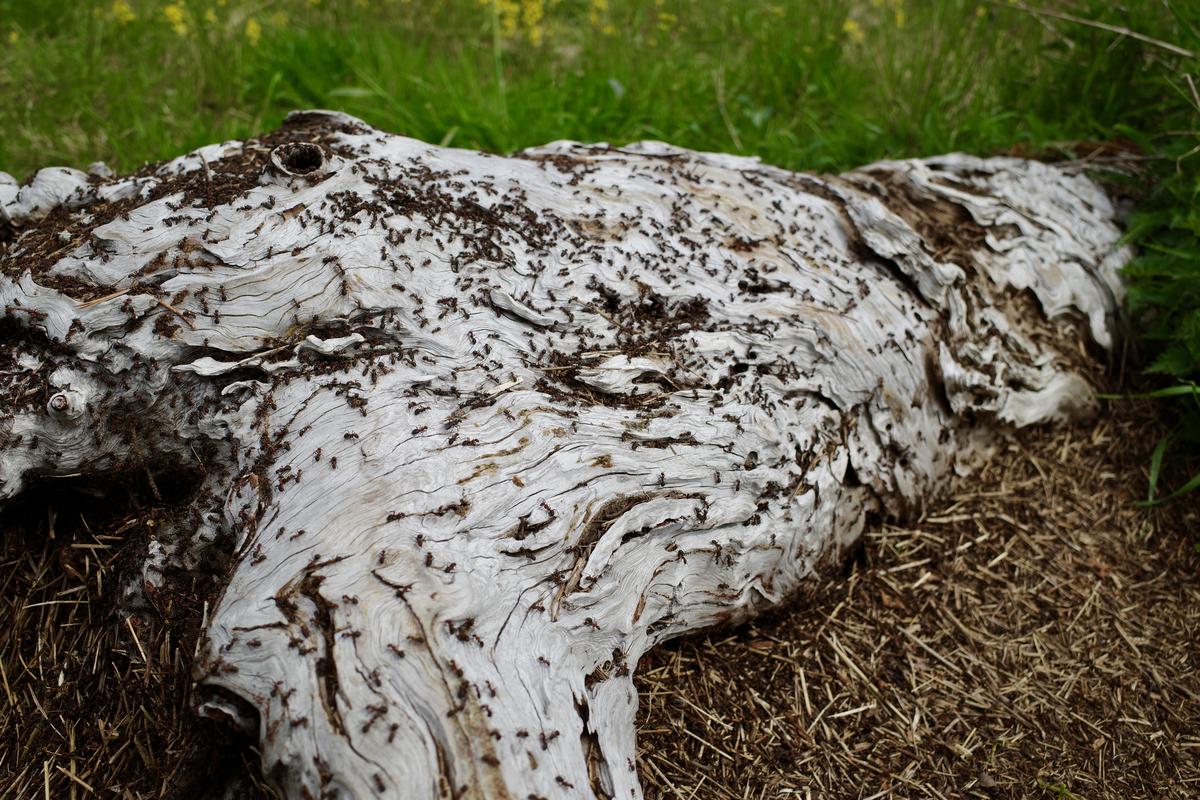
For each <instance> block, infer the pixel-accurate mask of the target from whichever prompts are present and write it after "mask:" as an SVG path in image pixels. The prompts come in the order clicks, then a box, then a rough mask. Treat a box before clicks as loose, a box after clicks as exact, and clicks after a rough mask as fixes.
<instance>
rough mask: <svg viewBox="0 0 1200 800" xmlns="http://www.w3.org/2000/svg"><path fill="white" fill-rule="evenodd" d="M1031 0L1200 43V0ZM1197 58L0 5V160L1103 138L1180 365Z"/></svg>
mask: <svg viewBox="0 0 1200 800" xmlns="http://www.w3.org/2000/svg"><path fill="white" fill-rule="evenodd" d="M1029 2H1030V4H1031V5H1033V6H1035V7H1036V8H1037V9H1040V10H1043V11H1051V12H1054V11H1068V12H1070V13H1072V14H1075V15H1077V16H1079V17H1082V18H1085V19H1088V20H1093V21H1098V22H1101V23H1103V24H1108V25H1112V26H1117V27H1125V28H1128V29H1131V30H1134V31H1137V32H1139V33H1140V34H1143V35H1145V36H1150V37H1154V38H1157V39H1161V40H1164V41H1167V42H1171V43H1174V44H1176V45H1179V46H1182V47H1185V48H1190V49H1192V50H1196V49H1200V37H1197V33H1196V28H1197V25H1198V24H1200V7H1198V4H1197V3H1196V2H1195V0H1188V1H1185V0H1171V2H1170V3H1169V4H1168V3H1167V2H1163V0H1128V2H1127V4H1126V5H1125V6H1124V7H1122V6H1121V5H1120V4H1118V3H1114V2H1111V0H1078V1H1077V2H1068V0H1029ZM1198 66H1200V61H1198V60H1197V59H1196V58H1195V57H1190V58H1189V57H1181V56H1179V55H1176V54H1173V53H1171V52H1169V51H1168V50H1166V49H1164V48H1161V47H1158V46H1155V45H1153V44H1147V43H1145V42H1142V41H1139V40H1137V39H1135V38H1134V37H1131V36H1123V35H1118V34H1114V33H1113V32H1111V31H1106V30H1100V29H1097V28H1096V27H1093V26H1088V25H1084V24H1079V23H1074V22H1068V21H1064V20H1062V19H1060V18H1056V17H1052V16H1046V15H1044V14H1037V13H1033V12H1031V11H1030V10H1028V9H1025V8H1023V7H1021V6H1020V4H1017V3H1004V2H995V3H992V2H982V0H849V2H846V1H845V0H841V1H835V0H808V1H807V2H804V1H801V0H776V1H775V2H769V1H767V0H738V1H737V2H732V1H727V0H661V2H656V1H655V0H643V1H642V2H633V1H632V0H607V2H605V1H604V0H559V1H558V2H553V0H496V2H487V0H485V1H484V2H480V1H479V0H440V1H439V0H408V1H407V2H405V0H321V1H320V2H311V1H310V0H296V1H295V2H284V1H283V0H228V1H227V2H221V1H220V0H212V1H211V2H175V3H163V2H149V1H147V0H127V2H126V1H125V0H117V2H115V3H114V2H103V3H49V2H44V0H0V170H5V171H8V172H10V173H12V174H14V175H16V176H17V177H23V176H24V175H26V174H28V173H29V172H31V171H32V170H34V169H36V168H38V167H41V166H46V165H50V164H67V165H74V166H83V165H85V164H87V163H88V162H90V161H92V160H95V159H103V160H105V161H107V162H109V164H110V165H112V166H114V167H115V168H118V169H131V168H134V167H136V166H138V165H140V164H141V163H143V162H145V161H149V160H157V159H163V158H167V157H170V156H174V155H177V154H179V153H181V152H183V151H185V150H188V149H190V148H193V147H197V146H199V145H202V144H206V143H208V142H211V141H214V140H217V139H221V138H237V137H244V136H248V135H251V134H254V133H257V132H260V131H263V130H265V129H269V128H271V127H273V126H275V125H276V124H277V123H278V122H279V121H280V120H281V119H282V117H283V116H284V114H286V113H287V112H288V111H289V110H292V109H294V108H305V107H323V108H336V109H341V110H344V111H347V112H349V113H351V114H355V115H357V116H359V117H362V118H363V119H365V120H366V121H367V122H370V123H371V124H373V125H376V126H379V127H381V128H384V129H387V130H391V131H397V132H401V133H405V134H408V135H411V136H415V137H418V138H421V139H424V140H427V141H432V142H441V143H447V144H453V145H456V146H463V147H475V148H482V149H486V150H492V151H500V152H504V151H511V150H513V149H516V148H519V147H522V146H527V145H533V144H540V143H543V142H545V141H548V140H551V139H558V138H574V139H584V140H601V139H603V140H608V141H613V142H625V141H629V140H634V139H640V138H660V139H667V140H670V141H672V142H674V143H677V144H680V145H684V146H687V147H693V148H699V149H711V150H722V151H727V152H737V153H748V154H756V155H760V156H762V157H763V158H764V159H765V160H767V161H769V162H772V163H775V164H779V165H782V166H785V167H792V168H806V169H818V170H835V169H842V168H846V167H849V166H853V165H856V164H860V163H863V162H867V161H871V160H874V159H878V158H884V157H899V156H910V155H919V154H931V153H937V152H944V151H950V150H965V151H969V152H975V153H983V154H987V153H995V152H1004V151H1012V152H1020V153H1033V152H1046V151H1048V150H1049V151H1053V150H1055V149H1056V148H1064V149H1070V148H1071V147H1072V146H1073V143H1079V142H1098V141H1109V140H1113V139H1118V138H1119V139H1123V140H1129V141H1132V142H1133V143H1135V144H1136V145H1137V146H1139V147H1141V148H1142V149H1143V151H1144V152H1145V153H1146V154H1148V155H1150V156H1153V157H1155V160H1152V161H1150V162H1149V163H1150V165H1151V168H1150V177H1151V178H1152V179H1153V182H1154V183H1155V184H1156V185H1157V188H1155V189H1154V190H1153V191H1152V192H1150V193H1149V194H1148V195H1147V196H1146V197H1145V198H1144V200H1143V204H1142V209H1143V210H1142V212H1141V215H1140V216H1139V217H1138V218H1137V220H1135V222H1134V225H1133V227H1132V230H1131V236H1132V237H1133V239H1134V240H1135V241H1137V242H1138V243H1139V244H1141V245H1142V249H1143V253H1144V255H1143V256H1142V257H1141V258H1140V259H1139V260H1138V261H1137V262H1136V263H1135V265H1134V266H1133V267H1132V268H1131V269H1130V271H1129V276H1130V278H1131V281H1132V294H1131V299H1132V306H1131V307H1132V310H1133V311H1134V313H1135V321H1136V322H1135V325H1136V329H1137V330H1138V332H1139V333H1140V334H1141V337H1142V340H1143V342H1144V343H1145V344H1146V346H1147V349H1148V352H1149V353H1150V358H1153V359H1156V360H1154V361H1152V362H1151V361H1147V363H1150V364H1151V365H1152V369H1154V370H1156V371H1157V372H1159V373H1162V374H1164V375H1166V376H1169V378H1170V379H1171V380H1173V381H1189V380H1195V379H1196V377H1197V375H1198V374H1200V202H1198V201H1197V197H1198V196H1200V169H1198V168H1197V164H1200V154H1197V153H1195V152H1194V151H1193V148H1194V147H1196V145H1197V142H1198V141H1200V140H1198V139H1197V135H1196V133H1195V130H1196V128H1197V122H1198V118H1200V110H1198V106H1200V96H1194V95H1193V92H1192V91H1191V88H1190V87H1189V86H1188V85H1187V83H1186V82H1185V80H1184V77H1183V76H1184V75H1185V74H1188V73H1191V74H1195V73H1197V72H1198V70H1197V67H1198ZM1164 402H1172V403H1175V404H1176V405H1177V406H1178V407H1179V412H1180V418H1181V420H1183V422H1182V423H1181V425H1180V427H1179V428H1178V429H1177V431H1176V433H1175V434H1174V435H1173V437H1172V438H1171V439H1170V440H1169V441H1168V442H1167V444H1168V445H1171V447H1170V448H1167V447H1164V448H1163V452H1164V453H1166V452H1168V450H1169V452H1170V453H1180V452H1182V451H1183V448H1182V447H1179V446H1178V443H1180V442H1183V443H1189V442H1190V444H1191V445H1192V446H1193V450H1194V449H1196V448H1197V446H1198V445H1200V402H1198V399H1197V397H1196V396H1195V395H1179V396H1175V397H1172V398H1167V399H1165V400H1164ZM1162 463H1167V464H1168V466H1166V467H1164V466H1163V465H1162ZM1162 463H1160V464H1159V468H1158V469H1157V470H1156V471H1155V477H1156V478H1157V477H1158V475H1160V474H1162V475H1164V480H1163V483H1164V485H1165V486H1167V487H1168V488H1176V487H1178V486H1180V485H1182V484H1183V483H1184V481H1185V480H1186V476H1184V475H1182V474H1180V475H1176V474H1175V472H1173V470H1174V469H1176V468H1172V467H1170V466H1169V464H1170V463H1178V462H1170V461H1169V460H1167V461H1165V462H1162Z"/></svg>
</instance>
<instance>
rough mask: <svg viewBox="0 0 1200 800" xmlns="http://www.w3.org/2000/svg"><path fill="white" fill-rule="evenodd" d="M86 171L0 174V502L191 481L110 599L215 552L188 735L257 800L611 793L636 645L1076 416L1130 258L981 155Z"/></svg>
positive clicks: (1104, 211) (375, 152) (623, 764)
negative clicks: (111, 479) (1028, 430)
mask: <svg viewBox="0 0 1200 800" xmlns="http://www.w3.org/2000/svg"><path fill="white" fill-rule="evenodd" d="M95 172H96V174H95V175H91V176H89V175H85V174H83V173H79V172H76V171H72V170H64V169H59V170H43V171H41V172H39V173H38V174H37V176H36V177H35V178H34V180H33V181H32V182H31V183H29V184H28V185H25V186H22V187H19V188H18V187H17V186H16V185H15V184H13V183H12V182H11V181H0V204H2V205H0V207H2V209H3V211H2V214H3V217H2V218H0V228H3V229H4V233H3V234H2V235H3V236H4V238H5V241H6V243H5V244H4V250H3V253H2V255H0V267H2V269H0V307H2V308H3V311H4V320H5V323H4V324H5V325H6V331H7V333H8V341H7V343H6V345H5V347H4V349H3V354H2V355H0V381H2V383H0V392H2V396H3V397H4V399H5V401H6V402H7V404H8V405H7V406H6V408H7V410H8V412H9V413H6V414H5V416H4V418H3V421H0V480H3V487H2V488H0V498H11V497H13V496H14V495H16V494H17V493H18V492H20V491H21V489H22V487H23V486H25V485H27V484H28V483H29V481H30V480H33V479H35V478H37V477H38V476H46V475H63V474H73V473H84V474H91V473H96V472H101V471H106V470H118V471H119V470H131V469H142V468H143V465H146V464H150V465H154V466H170V465H176V466H178V465H195V466H196V467H198V468H199V469H202V470H203V479H202V480H200V481H199V482H198V483H199V485H198V486H197V489H196V493H195V496H194V498H193V499H192V502H191V504H190V506H189V507H188V509H186V510H185V511H184V512H181V513H180V516H179V518H178V520H177V521H176V523H175V525H174V529H173V531H169V532H164V535H163V536H162V537H160V538H159V539H158V540H157V541H155V542H153V543H151V546H150V548H151V549H150V552H148V553H147V554H146V568H145V575H144V581H142V582H141V583H140V584H139V585H138V586H137V587H133V588H134V589H135V591H134V593H133V595H134V596H132V597H131V599H130V602H131V603H132V602H135V601H136V595H137V593H138V592H153V591H155V589H156V587H157V586H158V585H160V584H161V583H162V582H163V581H165V580H171V575H173V574H175V571H176V570H177V569H178V568H179V567H184V568H195V567H196V566H197V565H203V564H206V563H211V562H212V561H213V559H214V552H215V553H217V554H219V553H220V552H222V551H223V550H224V551H227V552H231V553H232V556H231V563H232V567H231V570H230V573H229V574H228V577H227V579H226V580H225V585H224V590H223V592H222V593H221V595H220V596H219V598H218V599H217V600H216V602H215V604H214V606H213V607H212V608H211V609H208V611H207V616H206V619H207V630H206V633H207V636H206V640H205V642H204V645H203V647H202V649H201V656H200V659H199V661H198V663H197V666H196V676H197V678H198V680H199V681H200V682H201V684H202V686H201V687H200V690H199V693H200V694H199V696H200V697H202V698H203V702H202V705H201V707H202V710H203V711H205V712H206V713H209V714H213V715H218V716H220V715H224V716H228V717H229V718H230V719H233V720H235V721H237V722H240V723H241V724H244V725H248V726H256V729H257V731H258V734H259V735H260V737H261V742H262V749H263V757H264V760H265V768H266V770H265V771H266V772H267V774H268V775H269V776H271V778H272V780H274V781H275V782H276V783H277V784H278V785H279V787H281V788H282V789H283V790H284V791H285V794H286V795H287V796H289V797H297V798H303V797H373V796H386V797H393V798H401V797H403V798H434V797H439V798H440V797H445V798H508V797H511V798H521V800H525V798H559V797H593V796H594V797H620V798H630V797H639V796H640V789H639V784H638V779H637V775H636V771H635V768H634V756H635V742H634V725H633V721H634V713H635V706H636V694H635V692H634V687H633V683H632V680H631V673H632V672H633V670H634V669H635V667H636V665H637V663H638V659H639V658H640V657H641V656H642V654H643V653H645V652H646V651H647V649H649V648H651V647H653V646H655V645H656V644H657V643H659V642H662V641H664V640H665V639H668V638H670V637H673V636H677V635H679V634H682V633H685V632H689V631H694V630H697V629H699V628H703V627H705V626H710V625H715V624H718V623H726V622H733V621H736V620H741V619H744V618H746V617H748V616H750V615H752V614H753V613H755V612H756V611H758V610H760V609H762V608H764V607H767V606H770V605H772V604H776V603H779V602H780V601H782V600H784V599H785V598H787V597H788V595H789V593H791V592H792V591H793V590H794V589H796V588H797V586H798V585H799V584H800V583H801V582H802V581H803V580H804V579H805V577H806V576H809V575H811V574H812V573H813V572H814V570H816V569H817V568H818V566H819V565H820V564H821V563H822V562H823V561H830V560H833V559H836V558H837V555H838V554H839V553H840V552H842V551H843V550H844V548H846V547H847V546H848V545H849V544H851V543H852V542H854V540H855V539H856V538H857V537H858V536H859V535H860V533H861V532H862V530H863V527H864V523H865V521H866V520H867V519H868V517H869V516H871V515H880V516H885V517H895V516H901V515H904V514H908V513H911V512H913V511H914V510H916V509H919V508H920V506H921V504H922V502H923V500H924V499H925V498H928V497H930V496H931V495H932V494H934V493H936V492H937V491H938V488H939V486H941V485H943V484H944V482H945V481H946V480H947V477H948V476H949V475H950V473H951V472H952V471H953V470H955V468H962V467H963V466H964V465H965V464H966V463H967V459H968V458H969V457H971V456H972V454H973V453H974V452H975V448H974V443H976V442H977V441H978V439H979V437H980V436H981V435H986V434H987V432H989V431H994V430H996V429H998V428H1001V427H1003V426H1013V425H1016V426H1020V425H1027V424H1031V423H1037V422H1041V421H1044V420H1052V419H1058V418H1060V417H1063V416H1066V415H1069V414H1071V413H1073V412H1075V411H1077V410H1079V409H1081V408H1084V407H1086V406H1087V405H1088V403H1089V396H1090V395H1089V385H1088V374H1089V369H1090V367H1089V364H1090V361H1091V359H1090V358H1089V355H1088V352H1089V351H1088V347H1089V342H1090V343H1094V344H1096V345H1099V346H1101V347H1107V346H1109V344H1110V323H1111V315H1112V314H1113V313H1114V310H1115V307H1116V304H1117V298H1118V295H1119V292H1120V287H1119V283H1118V280H1117V277H1116V271H1117V269H1118V267H1119V266H1120V265H1121V264H1122V263H1123V262H1124V260H1125V259H1126V257H1127V255H1128V254H1127V252H1126V251H1125V250H1123V249H1118V247H1117V243H1118V235H1119V234H1118V229H1117V227H1116V226H1115V224H1114V221H1113V216H1114V212H1113V208H1112V206H1111V205H1110V203H1109V201H1108V200H1107V199H1106V197H1105V195H1104V194H1103V193H1102V192H1101V191H1100V190H1099V189H1098V188H1097V187H1096V186H1095V185H1094V184H1093V183H1092V182H1091V181H1090V180H1088V179H1087V178H1085V177H1081V176H1078V175H1072V174H1068V173H1066V172H1064V171H1063V170H1061V169H1058V168H1055V167H1053V166H1048V165H1045V164H1041V163H1036V162H1030V161H1023V160H1016V159H999V158H998V159H978V158H973V157H969V156H964V155H951V156H945V157H942V158H931V159H926V160H915V161H897V162H884V163H878V164H874V165H871V166H868V167H864V168H862V169H859V170H855V171H853V172H850V173H847V174H845V175H841V176H837V177H833V176H816V175H804V174H796V173H791V172H786V171H784V170H780V169H776V168H773V167H769V166H764V165H762V164H761V163H759V162H758V161H756V160H753V159H747V158H735V157H731V156H726V155H714V154H708V153H694V152H689V151H685V150H681V149H678V148H675V147H671V146H668V145H665V144H661V143H656V142H646V143H641V144H636V145H630V146H628V147H623V148H615V147H610V146H606V145H581V144H576V143H572V142H556V143H553V144H550V145H547V146H545V147H541V148H536V149H534V150H529V151H525V152H523V153H519V154H517V155H516V156H513V157H510V158H502V157H496V156H490V155H484V154H481V153H475V152H468V151H463V150H450V149H445V148H440V147H434V146H430V145H427V144H424V143H421V142H418V141H414V140H412V139H406V138H402V137H398V136H392V135H388V134H385V133H381V132H379V131H376V130H373V129H371V128H369V127H368V126H366V125H364V124H363V123H361V122H359V121H357V120H354V119H351V118H349V117H345V116H342V115H337V114H331V113H325V112H310V113H306V114H300V115H293V117H291V118H289V121H288V123H287V124H286V125H285V126H284V128H283V129H282V130H280V131H278V132H276V133H274V134H271V135H270V136H268V137H265V138H264V139H261V140H258V141H250V142H244V143H243V142H226V143H224V144H219V145H213V146H210V147H205V148H203V149H201V150H198V151H196V152H193V153H190V154H188V155H186V156H183V157H182V158H179V159H177V160H175V161H172V162H169V163H166V164H163V165H159V166H156V167H151V168H147V169H146V170H144V171H142V172H140V173H138V174H136V175H133V176H130V177H123V178H113V177H109V176H107V175H106V174H105V172H104V171H103V170H100V169H97V170H95ZM1093 352H1095V351H1093Z"/></svg>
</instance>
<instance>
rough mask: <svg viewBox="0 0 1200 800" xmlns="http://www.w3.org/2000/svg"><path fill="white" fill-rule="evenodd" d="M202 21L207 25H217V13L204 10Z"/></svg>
mask: <svg viewBox="0 0 1200 800" xmlns="http://www.w3.org/2000/svg"><path fill="white" fill-rule="evenodd" d="M204 21H205V22H207V23H208V24H209V25H216V24H217V12H215V11H213V10H212V9H211V8H206V9H204Z"/></svg>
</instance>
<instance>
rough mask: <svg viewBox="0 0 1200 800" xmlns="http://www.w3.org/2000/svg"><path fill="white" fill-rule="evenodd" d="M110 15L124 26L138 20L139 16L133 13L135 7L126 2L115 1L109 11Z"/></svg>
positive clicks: (121, 0)
mask: <svg viewBox="0 0 1200 800" xmlns="http://www.w3.org/2000/svg"><path fill="white" fill-rule="evenodd" d="M108 13H109V14H111V15H112V18H113V19H115V20H116V21H117V22H119V23H121V24H122V25H128V24H129V23H131V22H133V21H134V20H135V19H137V14H135V13H133V7H132V6H130V5H129V3H127V2H125V0H114V2H113V4H112V8H110V9H109V12H108Z"/></svg>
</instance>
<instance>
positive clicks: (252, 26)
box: [246, 17, 262, 47]
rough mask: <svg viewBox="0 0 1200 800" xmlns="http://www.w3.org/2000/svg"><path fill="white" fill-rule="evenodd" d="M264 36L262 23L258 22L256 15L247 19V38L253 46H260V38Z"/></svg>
mask: <svg viewBox="0 0 1200 800" xmlns="http://www.w3.org/2000/svg"><path fill="white" fill-rule="evenodd" d="M261 38H262V25H260V24H258V20H256V19H255V18H254V17H251V18H250V19H248V20H246V40H247V41H249V42H250V46H251V47H258V40H259V39H261Z"/></svg>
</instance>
